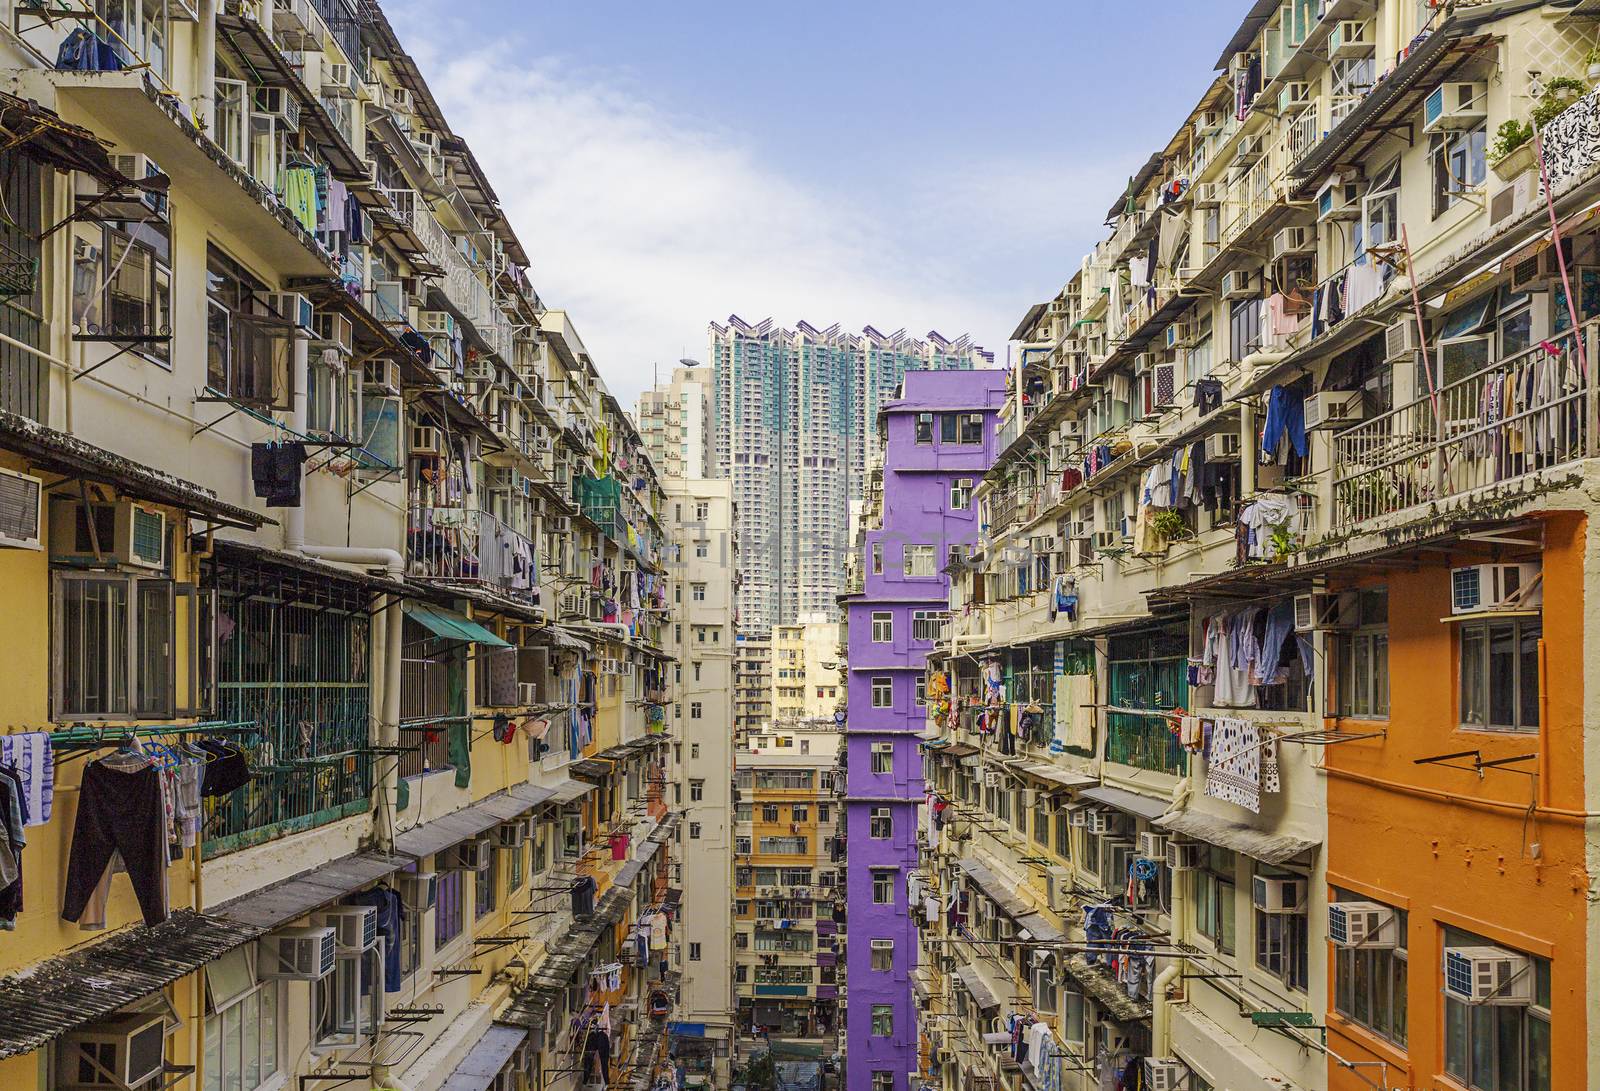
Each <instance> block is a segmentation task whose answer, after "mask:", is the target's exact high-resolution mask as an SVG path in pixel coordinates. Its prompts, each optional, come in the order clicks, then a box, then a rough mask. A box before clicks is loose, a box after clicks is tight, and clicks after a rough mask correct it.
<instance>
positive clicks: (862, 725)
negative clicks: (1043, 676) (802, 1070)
mask: <svg viewBox="0 0 1600 1091" xmlns="http://www.w3.org/2000/svg"><path fill="white" fill-rule="evenodd" d="M1005 389H1006V374H1005V372H1003V371H994V370H987V369H986V370H981V371H959V372H958V371H943V372H935V371H930V372H921V371H915V372H911V373H909V374H907V375H906V376H905V379H904V382H903V384H902V389H901V392H900V396H899V397H897V398H894V399H892V400H890V401H887V402H885V403H884V406H883V409H882V412H881V415H880V422H881V423H880V426H879V428H878V429H877V430H878V433H879V435H880V438H881V443H882V451H881V455H879V456H878V457H876V458H875V459H874V461H875V463H876V464H877V466H878V467H879V469H878V471H877V474H876V475H875V479H874V481H873V484H872V487H871V488H870V489H869V491H868V493H867V511H866V518H865V525H864V530H863V534H862V540H861V548H860V554H859V555H860V557H861V558H862V570H861V571H860V572H859V574H858V577H859V580H860V583H859V588H858V589H855V590H852V592H851V593H850V594H848V595H847V596H846V597H845V598H844V604H845V608H846V615H847V617H846V631H847V634H848V649H849V656H848V662H847V673H848V678H849V683H848V707H847V716H848V718H847V722H846V727H845V740H846V749H845V753H844V762H843V765H844V775H845V777H846V781H845V808H846V815H845V839H846V845H847V846H848V849H849V859H850V868H849V872H848V876H847V877H846V879H845V886H846V889H847V892H848V894H847V898H846V904H847V907H848V914H849V919H850V924H851V931H852V934H853V935H854V936H855V943H854V944H852V945H851V946H850V948H849V957H848V960H847V961H848V967H847V969H848V974H847V979H848V982H849V986H850V997H851V1016H852V1018H851V1020H850V1027H849V1047H848V1049H847V1050H846V1061H847V1078H848V1085H849V1086H851V1087H877V1088H882V1089H883V1091H895V1089H897V1088H905V1089H906V1091H909V1086H908V1084H907V1083H906V1082H904V1081H906V1079H907V1076H906V1074H907V1073H909V1072H914V1071H915V1069H916V1067H917V1066H916V1058H917V1022H918V1020H917V1015H916V1009H915V1007H914V1004H913V999H912V994H911V981H912V976H911V975H912V971H913V970H914V969H915V967H916V965H917V961H918V958H917V956H918V942H917V928H916V925H915V923H914V921H913V916H912V912H911V910H912V903H911V900H910V898H909V896H908V892H910V891H912V890H915V889H916V884H915V883H913V882H912V881H911V880H912V877H913V875H914V874H915V873H916V871H917V868H918V864H919V861H918V856H917V842H916V830H917V821H918V813H919V811H920V809H921V807H922V804H923V802H924V800H923V777H922V760H921V751H920V749H919V745H918V744H919V742H920V734H921V732H922V730H923V729H924V727H925V726H926V724H927V693H926V690H925V688H924V687H925V684H926V674H925V668H926V665H927V656H928V653H929V652H930V651H931V650H932V649H933V647H934V645H935V643H936V642H937V641H938V640H939V639H940V638H941V636H942V635H943V631H944V627H945V625H946V623H947V622H948V620H949V613H948V599H949V587H950V585H949V578H948V577H947V576H946V575H945V574H944V572H943V568H944V567H945V565H946V564H947V563H948V560H949V558H950V557H951V555H952V553H954V554H957V555H962V554H964V553H965V551H966V550H967V549H968V548H970V547H971V545H972V544H973V543H974V542H976V540H977V537H978V520H977V510H976V508H974V506H973V501H972V497H973V491H974V487H975V485H976V483H977V481H978V480H979V479H980V478H981V477H982V476H983V472H984V470H985V469H987V468H988V466H989V464H990V462H992V461H993V459H994V453H995V448H994V443H995V415H996V412H997V411H998V409H999V407H1000V403H1001V401H1002V400H1003V398H1004V396H1005Z"/></svg>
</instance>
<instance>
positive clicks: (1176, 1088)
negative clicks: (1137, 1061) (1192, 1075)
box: [1144, 1057, 1189, 1091]
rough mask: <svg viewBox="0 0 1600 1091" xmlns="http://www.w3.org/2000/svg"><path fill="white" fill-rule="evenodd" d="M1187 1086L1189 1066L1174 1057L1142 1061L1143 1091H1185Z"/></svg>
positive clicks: (1149, 1058) (1150, 1058)
mask: <svg viewBox="0 0 1600 1091" xmlns="http://www.w3.org/2000/svg"><path fill="white" fill-rule="evenodd" d="M1188 1086H1189V1066H1188V1065H1186V1064H1184V1063H1183V1062H1182V1061H1180V1060H1178V1059H1177V1058H1176V1057H1146V1058H1145V1059H1144V1088H1145V1091H1186V1089H1187V1088H1188Z"/></svg>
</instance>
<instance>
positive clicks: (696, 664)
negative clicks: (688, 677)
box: [689, 659, 700, 746]
mask: <svg viewBox="0 0 1600 1091" xmlns="http://www.w3.org/2000/svg"><path fill="white" fill-rule="evenodd" d="M689 665H690V666H691V667H692V668H694V680H695V681H696V682H698V681H700V660H698V659H696V660H695V661H694V662H693V663H691V664H689ZM695 745H696V746H698V745H699V744H698V743H696V744H695Z"/></svg>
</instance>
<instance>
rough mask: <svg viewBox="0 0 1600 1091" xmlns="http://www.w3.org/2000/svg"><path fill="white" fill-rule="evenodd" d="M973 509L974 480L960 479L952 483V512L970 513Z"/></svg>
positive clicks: (968, 478)
mask: <svg viewBox="0 0 1600 1091" xmlns="http://www.w3.org/2000/svg"><path fill="white" fill-rule="evenodd" d="M971 507H972V478H970V477H958V478H956V479H955V480H954V481H952V482H950V510H951V511H968V510H970V509H971Z"/></svg>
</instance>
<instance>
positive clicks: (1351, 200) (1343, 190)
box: [1317, 177, 1362, 221]
mask: <svg viewBox="0 0 1600 1091" xmlns="http://www.w3.org/2000/svg"><path fill="white" fill-rule="evenodd" d="M1361 192H1362V186H1361V183H1359V182H1346V181H1344V180H1342V179H1340V178H1338V177H1334V178H1330V179H1329V180H1328V181H1327V182H1324V183H1323V185H1322V189H1321V190H1319V191H1318V192H1317V219H1318V220H1319V221H1323V220H1355V219H1359V218H1360V216H1361Z"/></svg>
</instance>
